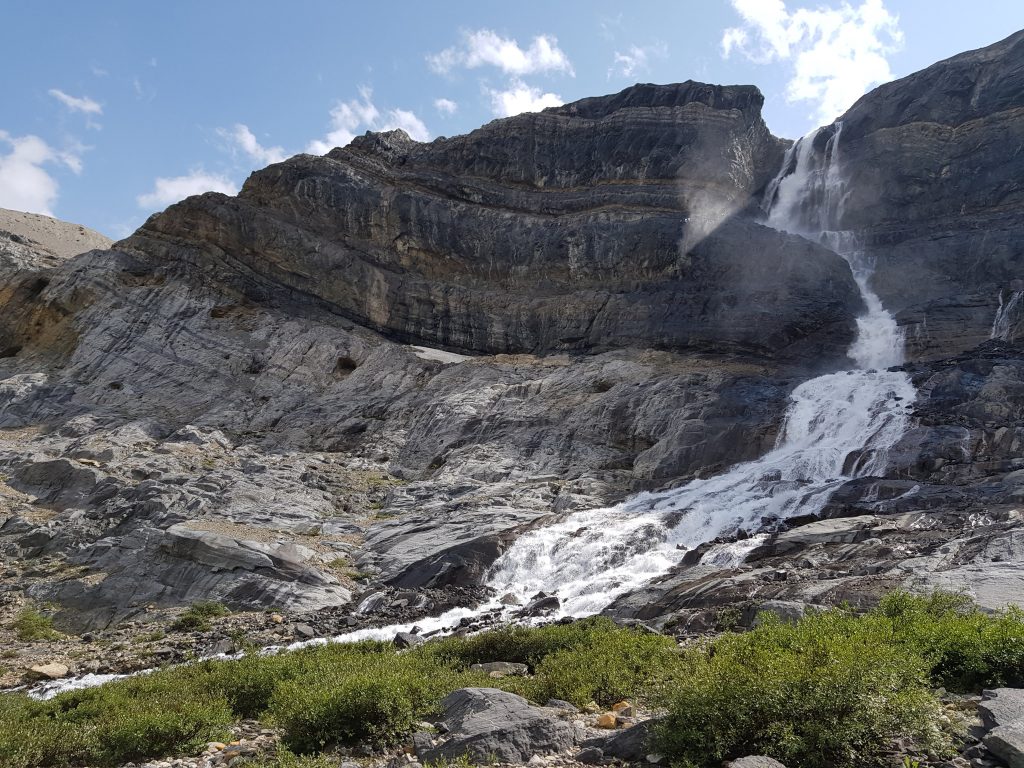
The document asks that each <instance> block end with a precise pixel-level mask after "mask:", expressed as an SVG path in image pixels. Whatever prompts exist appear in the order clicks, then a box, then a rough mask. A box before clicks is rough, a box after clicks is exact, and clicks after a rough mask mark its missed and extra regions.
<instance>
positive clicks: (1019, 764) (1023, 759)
mask: <svg viewBox="0 0 1024 768" xmlns="http://www.w3.org/2000/svg"><path fill="white" fill-rule="evenodd" d="M983 741H984V742H985V746H986V747H988V748H989V750H991V752H992V753H993V754H994V755H995V756H996V757H998V758H999V759H1000V760H1002V761H1003V762H1004V763H1006V765H1007V766H1009V768H1024V720H1018V721H1016V722H1013V723H1010V724H1009V725H1001V726H999V727H998V728H995V729H993V730H992V731H990V732H989V734H988V735H987V736H985V738H984V739H983Z"/></svg>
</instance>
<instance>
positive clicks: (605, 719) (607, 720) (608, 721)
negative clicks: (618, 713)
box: [595, 712, 619, 728]
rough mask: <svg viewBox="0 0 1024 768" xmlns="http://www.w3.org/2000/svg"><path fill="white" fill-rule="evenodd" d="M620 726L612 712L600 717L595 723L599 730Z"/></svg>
mask: <svg viewBox="0 0 1024 768" xmlns="http://www.w3.org/2000/svg"><path fill="white" fill-rule="evenodd" d="M618 724H619V723H618V719H617V718H616V717H615V715H613V714H612V713H610V712H605V713H604V714H601V715H598V716H597V722H596V723H595V725H596V726H597V727H598V728H614V727H615V726H617V725H618Z"/></svg>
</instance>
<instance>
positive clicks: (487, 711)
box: [418, 688, 576, 764]
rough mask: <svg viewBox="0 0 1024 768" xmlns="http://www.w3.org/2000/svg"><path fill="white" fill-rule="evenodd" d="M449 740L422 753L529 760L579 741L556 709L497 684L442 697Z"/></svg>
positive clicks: (429, 757) (426, 758)
mask: <svg viewBox="0 0 1024 768" xmlns="http://www.w3.org/2000/svg"><path fill="white" fill-rule="evenodd" d="M441 710H442V715H441V723H442V730H444V731H445V736H444V740H443V741H442V742H441V743H439V744H438V745H437V746H435V747H434V748H433V749H430V750H428V751H427V752H426V753H425V754H423V755H418V757H419V759H420V761H421V762H423V763H424V764H428V763H433V762H437V761H439V760H449V761H450V760H456V759H458V758H459V757H462V756H463V755H465V756H468V757H469V759H470V760H474V761H486V760H497V761H498V762H502V763H525V762H526V761H527V760H529V759H530V758H531V757H533V756H534V755H540V754H549V753H561V752H566V751H567V750H569V749H571V748H572V747H573V746H575V744H576V729H575V728H574V727H573V726H572V724H571V723H569V722H567V721H566V720H564V719H562V718H561V717H559V716H558V714H557V713H555V712H552V711H551V710H548V709H544V708H541V707H535V706H533V705H531V704H530V703H529V702H528V701H527V700H526V699H524V698H523V697H522V696H516V695H515V694H514V693H508V692H506V691H499V690H497V689H495V688H462V689H459V690H457V691H454V692H453V693H451V694H449V695H448V696H447V697H446V698H445V699H444V701H442V702H441Z"/></svg>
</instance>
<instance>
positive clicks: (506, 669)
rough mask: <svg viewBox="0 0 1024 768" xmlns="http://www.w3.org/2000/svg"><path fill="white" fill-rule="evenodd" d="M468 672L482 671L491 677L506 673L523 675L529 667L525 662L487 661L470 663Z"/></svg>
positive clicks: (503, 675) (506, 674) (504, 675)
mask: <svg viewBox="0 0 1024 768" xmlns="http://www.w3.org/2000/svg"><path fill="white" fill-rule="evenodd" d="M469 671H470V672H483V673H484V674H485V675H490V676H491V677H506V676H508V675H525V674H527V673H528V672H529V671H530V668H529V667H527V666H526V665H525V664H517V663H515V662H511V661H488V662H487V663H485V664H471V665H470V667H469Z"/></svg>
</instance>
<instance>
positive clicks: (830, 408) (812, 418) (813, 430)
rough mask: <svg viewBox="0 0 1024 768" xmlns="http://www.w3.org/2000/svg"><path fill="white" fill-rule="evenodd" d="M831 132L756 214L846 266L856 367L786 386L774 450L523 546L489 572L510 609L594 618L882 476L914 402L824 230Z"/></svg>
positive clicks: (799, 147)
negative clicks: (724, 541)
mask: <svg viewBox="0 0 1024 768" xmlns="http://www.w3.org/2000/svg"><path fill="white" fill-rule="evenodd" d="M841 129H842V126H841V124H840V125H837V127H836V129H835V130H834V131H833V132H832V134H831V136H829V137H828V138H827V141H826V143H825V146H824V151H823V152H821V154H820V155H819V154H816V152H815V145H816V143H818V142H819V140H820V139H821V138H822V136H821V134H820V132H818V131H816V132H815V133H813V134H811V135H809V136H806V137H804V138H803V139H801V140H800V141H799V142H797V143H796V144H795V145H793V147H792V148H791V149H790V151H789V153H788V154H787V157H786V159H785V161H784V163H783V167H782V170H781V171H780V173H779V176H778V177H777V178H776V179H775V181H773V183H772V184H771V185H769V188H768V199H767V201H766V207H767V209H768V212H769V216H768V223H769V224H770V225H771V226H773V227H776V228H777V229H783V230H786V231H790V232H794V233H797V234H801V235H804V236H808V237H812V238H815V239H820V240H822V241H823V242H825V243H826V244H827V245H829V246H830V247H831V248H832V249H833V250H835V251H836V252H837V253H839V254H840V255H842V256H843V257H844V258H845V259H846V260H847V261H848V262H849V263H850V266H851V268H852V270H853V274H854V278H855V279H856V282H857V285H858V287H859V288H860V292H861V295H862V297H863V299H864V303H865V305H866V307H867V312H866V313H865V314H864V315H863V316H862V317H860V318H859V319H858V321H857V330H858V332H857V338H856V340H855V341H854V343H853V345H852V346H851V348H850V350H849V355H850V357H851V358H852V359H853V360H854V361H855V363H856V364H857V368H856V369H855V370H850V371H842V372H839V373H832V374H828V375H825V376H819V377H818V378H816V379H812V380H810V381H807V382H805V383H804V384H802V385H800V386H799V387H797V388H796V389H795V390H794V391H793V394H792V396H791V402H790V406H789V409H788V411H787V413H786V420H785V425H784V429H783V432H782V436H781V439H780V440H779V442H778V445H777V446H776V448H775V449H774V450H773V451H771V452H770V453H768V454H767V455H766V456H764V457H762V458H760V459H758V460H756V461H752V462H748V463H745V464H740V465H738V466H736V467H733V468H732V469H731V470H730V471H728V472H726V473H725V474H723V475H719V476H717V477H712V478H709V479H706V480H695V481H693V482H691V483H688V484H687V485H685V486H682V487H680V488H676V489H673V490H671V491H665V492H662V493H653V494H641V495H639V496H636V497H634V498H632V499H629V500H627V501H625V502H623V503H622V504H619V505H616V506H613V507H608V508H605V509H595V510H590V511H587V512H581V513H578V514H574V515H571V516H570V517H568V518H566V519H565V520H564V521H562V522H560V523H558V524H556V525H553V526H549V527H547V528H544V529H542V530H537V531H533V532H530V533H527V534H526V535H524V536H522V537H521V538H520V539H519V540H518V541H516V542H515V544H513V546H512V547H511V548H509V550H508V551H506V552H505V554H504V555H503V556H502V557H501V558H500V559H499V560H498V561H497V563H496V564H495V566H494V568H493V569H492V572H491V576H490V579H489V582H488V583H489V585H490V586H491V587H492V588H494V589H495V590H497V591H498V592H499V593H506V592H510V593H512V594H514V595H516V596H518V597H519V598H521V599H525V598H527V597H529V596H530V595H531V594H533V593H535V592H537V591H538V590H544V591H546V592H548V593H552V592H553V593H555V594H557V595H558V597H559V599H560V600H561V612H562V614H563V615H569V616H582V615H586V614H591V613H596V612H598V611H600V610H601V609H603V608H604V607H606V606H607V605H608V604H610V603H611V602H612V601H613V600H614V599H615V598H616V597H618V596H619V595H622V594H624V593H626V592H629V591H631V590H633V589H636V588H637V587H639V586H641V585H643V584H645V583H646V582H648V581H649V580H651V579H652V578H654V577H655V576H659V575H661V574H663V573H665V572H666V571H668V569H669V568H671V567H672V566H673V565H675V564H676V563H678V562H679V560H680V559H681V557H682V555H683V554H684V553H685V551H687V550H690V549H693V548H694V547H696V546H697V545H699V544H702V543H705V542H708V541H711V540H713V539H715V538H717V537H719V536H723V535H732V534H736V533H738V532H740V531H745V532H748V533H753V532H756V531H757V530H759V529H762V528H764V527H765V526H766V525H770V524H771V523H773V522H775V521H778V520H784V519H786V518H788V517H791V516H793V515H806V514H812V515H813V514H817V513H818V512H820V511H821V509H822V507H823V506H824V504H825V502H826V501H827V500H828V497H829V496H830V495H831V493H832V492H833V491H834V490H835V489H836V488H837V487H838V486H839V485H840V484H842V483H843V482H844V481H846V480H848V479H850V478H852V477H858V476H867V475H873V474H877V473H878V472H880V471H881V470H882V469H883V467H884V464H885V461H886V454H887V451H888V449H889V448H891V447H892V445H893V444H894V443H895V442H896V441H897V440H898V439H899V438H900V436H901V435H902V434H903V432H904V430H905V428H906V423H907V418H908V411H909V407H910V405H911V404H912V403H913V401H914V398H915V392H914V388H913V385H912V384H911V383H910V379H909V377H908V376H907V375H906V374H905V373H900V372H889V371H886V370H885V369H886V368H889V367H892V366H897V365H900V364H901V363H902V362H903V337H902V334H901V331H900V329H899V328H898V327H897V325H896V322H895V320H894V319H893V317H892V315H891V314H889V313H888V312H887V311H886V310H885V309H884V308H883V307H882V302H881V301H880V300H879V298H878V296H877V295H876V294H875V293H874V292H873V291H872V290H871V288H870V285H869V282H868V281H869V277H870V265H869V264H867V263H866V261H865V259H864V255H863V251H862V250H861V249H859V248H857V247H856V239H855V237H854V236H853V235H852V233H848V232H841V231H837V230H836V229H835V228H834V225H835V223H836V222H838V221H839V219H840V214H841V211H842V204H843V196H844V188H843V181H842V177H841V169H840V166H839V158H838V145H839V137H840V135H841ZM855 456H856V457H858V458H857V460H856V461H851V457H855ZM752 546H753V544H749V545H746V546H744V545H743V544H742V543H740V544H738V545H730V546H728V547H722V548H718V550H717V551H716V550H712V551H711V552H709V553H708V554H707V555H705V558H704V561H705V562H709V563H710V564H715V565H723V566H724V565H730V564H736V563H737V562H739V561H742V559H743V557H744V556H745V554H746V553H747V552H748V551H749V549H750V548H752Z"/></svg>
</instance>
